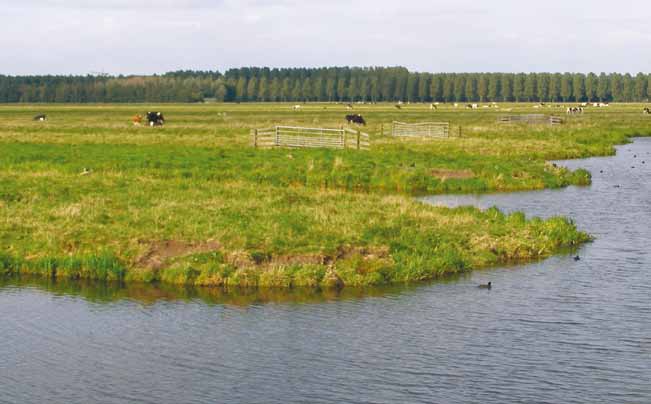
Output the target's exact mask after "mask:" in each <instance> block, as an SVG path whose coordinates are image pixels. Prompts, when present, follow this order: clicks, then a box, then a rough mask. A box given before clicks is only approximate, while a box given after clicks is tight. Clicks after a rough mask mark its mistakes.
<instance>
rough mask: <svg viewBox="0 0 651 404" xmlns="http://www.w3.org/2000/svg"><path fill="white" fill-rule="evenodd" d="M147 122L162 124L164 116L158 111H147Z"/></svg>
mask: <svg viewBox="0 0 651 404" xmlns="http://www.w3.org/2000/svg"><path fill="white" fill-rule="evenodd" d="M147 122H149V126H163V124H165V118H164V117H163V114H161V113H160V112H147Z"/></svg>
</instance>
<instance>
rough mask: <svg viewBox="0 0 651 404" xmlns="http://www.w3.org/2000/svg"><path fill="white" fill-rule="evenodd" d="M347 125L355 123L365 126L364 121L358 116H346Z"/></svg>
mask: <svg viewBox="0 0 651 404" xmlns="http://www.w3.org/2000/svg"><path fill="white" fill-rule="evenodd" d="M346 120H347V121H348V123H356V124H358V125H366V121H365V120H364V118H363V117H362V116H361V115H360V114H351V115H346Z"/></svg>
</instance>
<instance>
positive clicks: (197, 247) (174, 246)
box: [138, 240, 221, 270]
mask: <svg viewBox="0 0 651 404" xmlns="http://www.w3.org/2000/svg"><path fill="white" fill-rule="evenodd" d="M220 248H221V244H220V243H219V242H217V241H205V242H189V241H179V240H162V241H155V242H152V243H151V244H150V245H149V247H148V248H147V251H146V252H145V253H144V254H143V255H142V256H141V257H140V258H139V259H138V266H140V267H143V268H149V269H156V270H157V269H162V268H163V267H164V266H165V264H166V263H167V262H169V261H170V260H171V259H173V258H178V257H185V256H187V255H191V254H200V253H208V252H212V251H217V250H219V249H220Z"/></svg>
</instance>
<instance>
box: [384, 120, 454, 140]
mask: <svg viewBox="0 0 651 404" xmlns="http://www.w3.org/2000/svg"><path fill="white" fill-rule="evenodd" d="M391 135H392V136H415V137H450V124H449V123H448V122H422V123H404V122H397V121H394V122H393V124H392V126H391Z"/></svg>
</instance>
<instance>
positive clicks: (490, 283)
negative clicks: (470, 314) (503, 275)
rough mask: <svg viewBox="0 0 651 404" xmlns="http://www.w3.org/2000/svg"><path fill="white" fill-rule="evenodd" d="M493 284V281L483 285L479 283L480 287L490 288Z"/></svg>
mask: <svg viewBox="0 0 651 404" xmlns="http://www.w3.org/2000/svg"><path fill="white" fill-rule="evenodd" d="M492 286H493V283H492V282H488V283H487V284H481V285H479V289H490V288H492Z"/></svg>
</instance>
